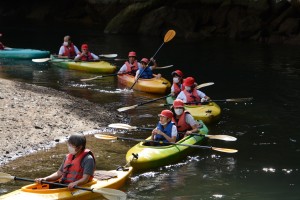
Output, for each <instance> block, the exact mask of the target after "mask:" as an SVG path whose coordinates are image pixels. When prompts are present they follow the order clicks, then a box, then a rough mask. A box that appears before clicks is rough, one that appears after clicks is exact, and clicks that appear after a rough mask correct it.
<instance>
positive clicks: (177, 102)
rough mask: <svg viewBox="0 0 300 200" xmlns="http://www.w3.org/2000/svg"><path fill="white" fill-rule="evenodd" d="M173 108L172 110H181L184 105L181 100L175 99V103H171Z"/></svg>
mask: <svg viewBox="0 0 300 200" xmlns="http://www.w3.org/2000/svg"><path fill="white" fill-rule="evenodd" d="M173 107H174V108H183V107H184V103H183V101H182V100H181V99H175V101H174V102H173Z"/></svg>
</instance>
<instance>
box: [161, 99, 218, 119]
mask: <svg viewBox="0 0 300 200" xmlns="http://www.w3.org/2000/svg"><path fill="white" fill-rule="evenodd" d="M166 101H167V104H168V105H172V104H173V101H174V98H173V97H167V98H166ZM184 108H185V110H187V111H189V113H190V114H191V115H192V116H193V117H194V119H195V120H202V121H203V122H204V123H206V124H209V123H212V122H215V121H217V120H218V119H219V118H220V116H221V108H220V106H219V105H218V104H216V103H215V102H209V103H204V104H202V105H185V106H184Z"/></svg>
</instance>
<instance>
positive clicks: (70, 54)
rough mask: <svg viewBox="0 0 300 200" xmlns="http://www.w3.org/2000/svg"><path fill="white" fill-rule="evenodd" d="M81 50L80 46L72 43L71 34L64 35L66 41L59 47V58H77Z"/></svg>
mask: <svg viewBox="0 0 300 200" xmlns="http://www.w3.org/2000/svg"><path fill="white" fill-rule="evenodd" d="M79 53H80V51H79V50H78V48H77V47H76V46H75V45H74V44H73V43H72V41H71V37H70V36H68V35H67V36H65V37H64V42H63V44H62V46H61V47H60V49H59V52H58V57H59V58H75V56H76V55H78V54H79Z"/></svg>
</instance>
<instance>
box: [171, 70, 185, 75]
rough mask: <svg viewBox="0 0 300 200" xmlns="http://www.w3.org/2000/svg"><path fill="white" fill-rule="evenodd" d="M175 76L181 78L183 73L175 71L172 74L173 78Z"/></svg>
mask: <svg viewBox="0 0 300 200" xmlns="http://www.w3.org/2000/svg"><path fill="white" fill-rule="evenodd" d="M175 74H177V75H178V76H180V77H183V73H182V71H180V70H175V71H174V72H172V76H174V75H175Z"/></svg>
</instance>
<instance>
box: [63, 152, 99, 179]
mask: <svg viewBox="0 0 300 200" xmlns="http://www.w3.org/2000/svg"><path fill="white" fill-rule="evenodd" d="M89 154H90V155H92V156H93V159H94V162H95V157H94V154H93V153H92V152H91V151H90V150H89V149H85V150H84V151H83V152H82V153H81V154H79V155H78V156H77V157H76V158H74V159H73V156H74V155H73V154H68V155H67V158H66V160H65V163H64V167H63V177H62V179H61V182H62V183H71V182H74V181H77V180H79V179H81V178H82V177H83V167H82V166H81V162H82V160H83V158H84V157H85V156H87V155H89ZM93 177H94V176H90V178H89V181H92V179H93Z"/></svg>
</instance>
